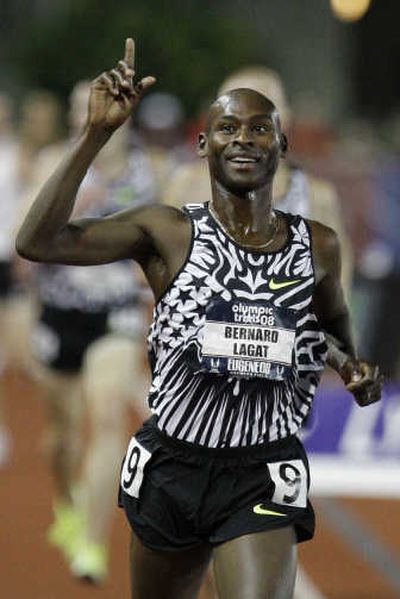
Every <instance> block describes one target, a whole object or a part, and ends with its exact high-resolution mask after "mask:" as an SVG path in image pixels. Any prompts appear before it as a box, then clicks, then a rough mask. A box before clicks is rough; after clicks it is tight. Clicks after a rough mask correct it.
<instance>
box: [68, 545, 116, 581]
mask: <svg viewBox="0 0 400 599" xmlns="http://www.w3.org/2000/svg"><path fill="white" fill-rule="evenodd" d="M70 569H71V572H72V574H73V575H74V576H76V577H77V578H80V579H82V580H84V581H86V582H90V583H92V584H101V583H102V582H103V581H104V579H105V578H106V576H107V547H106V545H103V544H97V543H82V544H81V546H80V548H79V549H78V551H77V553H76V554H75V557H74V559H73V560H71V564H70Z"/></svg>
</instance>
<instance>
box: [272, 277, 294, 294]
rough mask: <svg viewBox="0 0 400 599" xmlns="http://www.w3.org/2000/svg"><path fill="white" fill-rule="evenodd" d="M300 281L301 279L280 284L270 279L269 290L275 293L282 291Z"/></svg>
mask: <svg viewBox="0 0 400 599" xmlns="http://www.w3.org/2000/svg"><path fill="white" fill-rule="evenodd" d="M300 281H301V279H295V280H294V281H282V282H281V283H278V282H276V281H274V279H271V280H270V282H269V288H270V289H272V290H273V291H276V290H277V289H283V288H284V287H290V285H295V284H296V283H300Z"/></svg>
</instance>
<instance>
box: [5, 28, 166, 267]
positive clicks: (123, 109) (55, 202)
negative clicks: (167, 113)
mask: <svg viewBox="0 0 400 599" xmlns="http://www.w3.org/2000/svg"><path fill="white" fill-rule="evenodd" d="M134 53H135V47H134V42H133V40H132V39H130V38H128V39H127V40H126V43H125V55H124V58H123V60H120V61H119V62H118V64H117V66H116V67H115V68H114V69H111V70H110V71H107V72H104V73H102V74H101V75H99V77H97V78H96V79H95V80H94V81H93V83H92V86H91V92H90V99H89V113H88V125H87V127H86V130H85V132H84V133H83V135H82V137H81V139H80V140H79V141H78V142H77V143H76V144H75V145H74V147H72V149H71V150H70V152H69V153H68V154H67V155H66V157H65V158H64V160H63V161H62V163H61V164H60V165H59V166H58V168H57V169H56V170H55V172H54V173H53V174H52V175H51V177H50V178H49V179H48V181H47V182H46V183H45V185H44V186H43V188H42V189H41V191H40V192H39V194H38V196H37V198H36V200H35V201H34V203H33V204H32V207H31V209H30V210H29V212H28V214H27V216H26V218H25V220H24V222H23V224H22V226H21V228H20V230H19V232H18V235H17V240H16V247H17V251H18V253H19V254H20V255H21V256H23V257H24V258H27V259H29V260H34V261H41V262H58V263H66V264H99V263H104V262H111V261H113V260H118V259H120V258H127V257H132V258H140V257H141V255H143V254H145V253H147V252H148V251H151V245H152V239H151V236H149V235H148V233H147V232H146V227H145V226H144V224H145V222H146V219H148V215H147V212H148V211H149V210H151V209H149V208H147V212H146V209H142V210H140V209H139V210H137V209H136V210H127V211H124V212H121V213H118V214H116V215H113V216H111V217H108V218H104V219H81V220H76V221H69V218H70V216H71V212H72V209H73V206H74V202H75V199H76V194H77V191H78V189H79V186H80V184H81V182H82V180H83V178H84V176H85V174H86V172H87V170H88V168H89V167H90V165H91V164H92V162H93V160H94V158H95V157H96V155H97V154H98V152H99V151H100V150H101V148H102V147H103V146H104V144H105V143H106V142H107V140H108V139H109V138H110V137H111V135H112V134H113V132H114V131H115V130H116V129H118V127H120V126H121V125H122V124H123V123H124V122H125V121H126V120H127V119H128V117H129V116H130V115H131V113H132V111H133V109H134V108H135V106H136V105H137V103H138V101H139V100H140V97H141V95H142V93H143V91H144V90H145V89H146V88H148V87H149V86H150V85H152V84H153V83H154V81H155V79H154V78H153V77H145V78H144V79H141V80H140V81H136V80H135V78H134V77H135V71H134Z"/></svg>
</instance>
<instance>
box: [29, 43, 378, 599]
mask: <svg viewBox="0 0 400 599" xmlns="http://www.w3.org/2000/svg"><path fill="white" fill-rule="evenodd" d="M134 76H135V72H134V44H133V40H131V39H128V40H127V41H126V49H125V57H124V59H123V60H122V61H119V62H118V65H117V66H116V68H114V69H112V70H111V71H108V72H104V73H102V74H101V75H100V76H99V77H98V78H97V79H96V80H95V81H94V82H93V84H92V90H91V97H90V101H89V115H88V127H87V129H86V131H85V133H84V135H83V136H82V138H81V139H80V140H79V142H78V143H77V145H76V146H75V147H74V148H73V149H72V150H71V152H70V153H69V154H68V155H67V156H66V158H65V160H64V161H63V162H62V163H61V165H60V166H59V167H58V169H57V170H56V171H55V172H54V173H53V175H52V176H51V177H50V179H49V180H48V182H47V183H46V184H45V185H44V187H43V188H42V190H41V192H40V193H39V195H38V197H37V199H36V200H35V202H34V204H33V206H32V208H31V210H30V212H29V213H28V215H27V218H26V220H25V222H24V223H23V225H22V227H21V229H20V232H19V235H18V238H17V248H18V251H19V253H20V254H21V255H23V256H24V257H26V258H28V259H30V260H34V261H45V262H60V263H68V264H77V265H79V264H80V265H82V264H86V265H88V264H100V263H106V262H110V261H113V260H119V259H122V258H132V259H134V260H136V261H138V262H139V264H140V265H141V267H142V269H143V271H144V273H145V275H146V277H147V280H148V282H149V284H150V286H151V288H152V290H153V293H154V296H155V298H156V300H157V304H156V307H155V311H154V322H153V325H152V329H151V333H150V357H151V364H152V371H153V382H152V387H151V390H150V398H149V400H150V405H151V407H152V410H153V412H154V416H153V417H152V418H151V419H150V420H149V421H147V423H146V424H145V425H144V426H143V427H142V428H141V429H140V431H139V432H138V433H137V434H136V436H135V437H134V438H133V439H132V440H131V442H130V445H129V447H128V451H127V454H126V458H125V460H124V464H123V468H122V472H121V490H120V500H121V503H122V505H123V506H124V508H125V511H126V513H127V516H128V519H129V521H130V523H131V525H132V528H133V531H134V532H133V533H132V550H131V573H132V597H133V598H134V599H142V598H146V599H153V598H154V599H160V598H165V599H166V598H168V599H170V598H171V597H174V599H189V598H190V599H191V598H195V597H196V596H197V592H198V590H199V587H200V584H201V580H202V577H203V574H204V572H205V570H206V568H207V565H208V563H209V560H210V557H211V555H212V554H213V555H214V567H215V578H216V584H217V588H218V593H219V596H220V599H243V597H246V598H248V599H255V598H256V597H261V596H262V597H269V598H289V597H291V596H292V593H293V586H294V579H295V571H296V551H295V547H296V541H302V540H306V539H309V538H311V537H312V535H313V530H314V516H313V511H312V507H311V505H310V503H309V501H308V499H307V490H308V487H309V474H308V465H307V459H306V456H305V454H304V450H303V448H302V446H301V444H300V442H299V440H298V439H297V437H296V432H297V431H298V429H299V428H300V426H301V424H302V421H303V420H304V418H305V417H306V415H307V413H308V411H309V408H310V405H311V402H312V398H313V395H314V392H315V389H316V387H317V385H318V382H319V378H320V375H321V372H322V369H323V367H324V363H325V360H326V357H327V359H328V362H329V363H330V364H331V365H332V366H333V367H334V368H335V369H336V370H337V371H338V372H339V374H340V375H341V377H342V378H343V380H344V382H345V384H346V385H347V388H348V389H349V390H350V391H351V392H352V393H353V395H354V396H355V398H356V401H357V402H358V403H359V404H360V405H362V406H363V405H367V404H369V403H371V402H373V401H377V400H378V399H379V398H380V390H381V384H382V381H381V378H380V375H379V373H378V370H377V368H375V367H373V366H371V365H369V364H367V363H365V362H362V361H360V360H359V359H358V358H357V357H356V353H355V350H354V346H353V343H352V339H351V334H350V327H349V317H348V312H347V308H346V306H345V303H344V300H343V294H342V290H341V286H340V283H339V277H340V257H339V249H338V244H337V238H336V235H335V233H334V232H333V231H332V230H330V229H329V228H327V227H325V226H323V225H320V224H318V223H316V222H312V221H305V220H304V219H303V218H301V217H298V216H293V215H284V214H283V213H280V212H278V211H273V210H272V208H271V202H272V181H273V177H274V173H275V171H276V168H277V165H278V162H279V159H280V157H281V156H282V155H283V154H284V152H285V147H286V143H285V138H284V135H283V134H282V132H281V129H280V123H279V117H278V114H277V112H276V109H275V107H274V105H273V104H272V103H271V102H270V101H269V100H268V99H267V98H265V97H264V96H262V95H261V94H259V93H257V92H254V91H252V90H248V89H239V90H233V91H231V92H229V93H227V94H226V95H224V96H222V97H220V98H218V99H217V101H216V102H214V103H213V104H212V106H211V108H210V111H209V116H208V120H207V127H206V132H205V133H203V134H202V135H201V136H200V140H199V148H200V150H199V151H200V154H201V155H205V156H207V158H208V162H209V168H210V177H211V184H212V198H211V201H210V203H209V204H206V205H190V206H188V207H187V209H186V210H185V211H179V210H176V209H174V208H171V207H167V206H156V207H143V208H139V209H135V210H127V211H124V212H120V213H117V214H115V215H112V216H110V217H107V218H90V219H79V220H69V218H70V215H71V211H72V209H73V206H74V201H75V196H76V193H77V191H78V188H79V185H80V183H81V181H82V179H83V177H84V176H85V173H86V171H87V169H88V167H89V166H90V164H91V163H92V161H93V159H94V158H95V156H96V155H97V153H98V152H99V150H100V149H101V147H102V146H103V145H104V144H105V143H106V142H107V140H108V139H109V138H110V136H111V135H112V133H113V132H114V131H115V130H116V129H117V128H118V127H119V126H120V125H122V123H123V122H124V121H125V120H126V119H127V118H128V116H129V115H130V114H131V112H132V110H133V109H134V107H135V106H136V105H137V103H138V101H139V99H140V96H141V95H142V93H143V91H144V90H146V89H147V88H148V87H149V86H150V85H151V84H153V83H154V78H152V77H145V78H144V79H141V80H140V81H137V80H135V78H134ZM324 333H325V335H324ZM326 340H327V342H326Z"/></svg>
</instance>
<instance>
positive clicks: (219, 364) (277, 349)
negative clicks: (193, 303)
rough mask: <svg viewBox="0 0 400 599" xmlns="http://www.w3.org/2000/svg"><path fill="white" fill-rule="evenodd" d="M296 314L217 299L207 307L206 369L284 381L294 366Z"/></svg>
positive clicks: (264, 305) (262, 305) (203, 364)
mask: <svg viewBox="0 0 400 599" xmlns="http://www.w3.org/2000/svg"><path fill="white" fill-rule="evenodd" d="M295 337H296V313H295V312H294V311H293V310H287V309H284V308H278V307H276V306H274V305H272V304H269V303H266V302H262V303H261V302H248V301H242V300H234V301H230V302H227V301H225V300H223V299H221V298H217V299H214V300H213V301H212V302H211V303H210V304H209V306H208V307H207V313H206V321H205V326H204V338H203V347H202V367H203V368H204V369H206V370H208V371H210V372H215V373H219V374H232V375H234V376H239V377H243V378H248V377H258V378H266V379H273V380H283V379H284V378H286V377H287V376H288V374H289V373H290V371H291V369H292V364H293V350H294V343H295Z"/></svg>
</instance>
